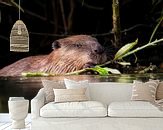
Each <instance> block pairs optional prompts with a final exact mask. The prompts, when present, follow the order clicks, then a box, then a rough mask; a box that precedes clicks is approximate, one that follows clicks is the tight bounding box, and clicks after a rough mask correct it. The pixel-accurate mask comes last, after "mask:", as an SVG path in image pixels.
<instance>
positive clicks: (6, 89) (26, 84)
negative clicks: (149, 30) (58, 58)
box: [0, 73, 163, 113]
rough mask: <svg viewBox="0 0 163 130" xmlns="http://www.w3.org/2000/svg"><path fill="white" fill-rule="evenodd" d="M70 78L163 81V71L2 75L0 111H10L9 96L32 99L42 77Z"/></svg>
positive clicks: (102, 80) (130, 81) (0, 81)
mask: <svg viewBox="0 0 163 130" xmlns="http://www.w3.org/2000/svg"><path fill="white" fill-rule="evenodd" d="M64 78H69V79H72V80H86V79H88V80H89V81H90V82H123V83H124V82H128V83H132V82H133V80H141V81H147V80H148V79H159V80H161V81H163V73H161V74H153V73H152V74H136V75H135V74H126V75H125V74H123V75H109V76H96V75H93V76H90V75H80V76H55V77H0V113H5V112H8V99H9V97H19V96H23V97H25V98H26V99H29V100H31V99H32V98H33V97H34V96H35V95H36V94H37V92H38V90H39V89H40V88H42V87H43V86H42V83H41V79H49V80H56V81H59V80H63V79H64Z"/></svg>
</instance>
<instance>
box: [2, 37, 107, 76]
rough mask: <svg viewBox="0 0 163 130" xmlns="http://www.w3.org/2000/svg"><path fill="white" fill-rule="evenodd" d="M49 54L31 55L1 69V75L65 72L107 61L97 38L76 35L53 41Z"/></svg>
mask: <svg viewBox="0 0 163 130" xmlns="http://www.w3.org/2000/svg"><path fill="white" fill-rule="evenodd" d="M52 48H53V51H52V52H51V53H50V54H48V55H42V56H30V57H27V58H24V59H21V60H19V61H17V62H15V63H13V64H11V65H8V66H6V67H4V68H2V69H1V70H0V75H1V76H20V75H21V73H22V72H45V73H53V74H65V73H68V72H73V71H77V70H81V69H83V68H87V67H92V66H94V65H97V64H102V63H104V62H106V61H107V56H106V53H105V51H104V48H103V47H102V46H101V45H100V44H99V42H98V41H97V39H96V38H94V37H92V36H89V35H74V36H69V37H66V38H63V39H59V40H56V41H54V42H53V43H52Z"/></svg>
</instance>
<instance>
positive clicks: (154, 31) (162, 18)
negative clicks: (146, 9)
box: [148, 16, 163, 43]
mask: <svg viewBox="0 0 163 130" xmlns="http://www.w3.org/2000/svg"><path fill="white" fill-rule="evenodd" d="M162 20H163V16H162V17H161V19H160V21H159V22H158V24H157V25H156V27H155V29H154V30H153V33H152V35H151V37H150V40H149V42H148V43H150V42H151V41H152V39H153V36H154V35H155V33H156V30H157V29H158V27H159V25H160V24H161V22H162Z"/></svg>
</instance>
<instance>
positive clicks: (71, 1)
mask: <svg viewBox="0 0 163 130" xmlns="http://www.w3.org/2000/svg"><path fill="white" fill-rule="evenodd" d="M74 7H75V5H74V0H70V12H69V15H68V27H67V29H68V31H70V30H71V28H72V16H73V13H74Z"/></svg>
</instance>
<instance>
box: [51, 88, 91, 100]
mask: <svg viewBox="0 0 163 130" xmlns="http://www.w3.org/2000/svg"><path fill="white" fill-rule="evenodd" d="M53 91H54V95H55V100H54V101H55V102H56V103H57V102H79V101H87V100H88V98H87V96H86V95H85V91H86V88H79V89H53Z"/></svg>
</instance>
